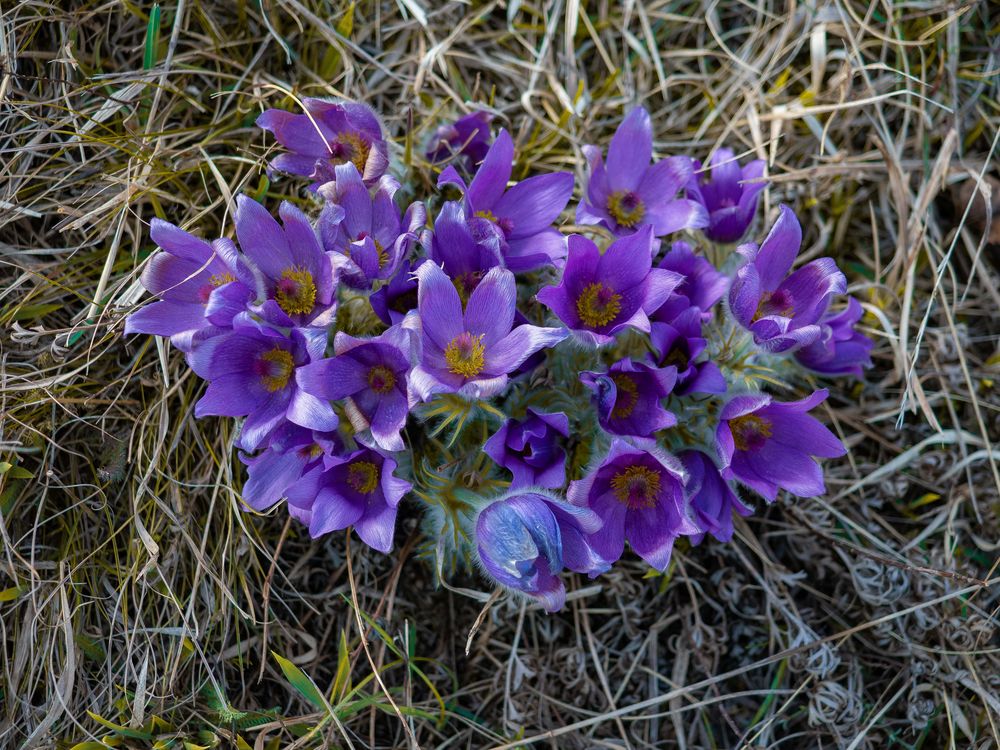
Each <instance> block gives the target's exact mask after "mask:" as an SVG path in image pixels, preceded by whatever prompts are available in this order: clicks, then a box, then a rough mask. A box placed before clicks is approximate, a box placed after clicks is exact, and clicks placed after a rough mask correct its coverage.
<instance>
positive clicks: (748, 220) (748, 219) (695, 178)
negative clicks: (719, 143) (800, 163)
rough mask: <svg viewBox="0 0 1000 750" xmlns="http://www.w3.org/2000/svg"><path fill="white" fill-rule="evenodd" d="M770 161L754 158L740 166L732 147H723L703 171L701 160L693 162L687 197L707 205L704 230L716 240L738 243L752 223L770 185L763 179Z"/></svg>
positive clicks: (709, 236)
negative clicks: (762, 194) (761, 195)
mask: <svg viewBox="0 0 1000 750" xmlns="http://www.w3.org/2000/svg"><path fill="white" fill-rule="evenodd" d="M766 166H767V163H766V162H765V161H764V160H762V159H755V160H754V161H751V162H749V163H748V164H747V165H746V166H745V167H742V168H741V167H740V163H739V162H738V161H737V160H736V155H735V154H734V153H733V151H732V149H728V148H720V149H719V150H718V151H716V152H715V153H714V154H713V155H712V158H711V159H709V162H708V170H706V171H705V172H702V173H701V174H698V173H699V172H700V171H701V162H697V161H696V162H695V163H694V171H695V174H693V175H692V176H691V179H690V180H689V181H688V183H687V185H686V186H685V187H686V193H687V197H688V198H691V199H692V200H694V201H695V202H696V203H698V204H699V205H701V206H704V208H705V210H706V211H707V212H708V226H706V227H703V228H702V232H704V233H705V236H706V237H708V239H710V240H713V241H715V242H736V241H737V240H739V239H740V238H741V237H743V235H744V234H746V232H747V230H748V229H749V228H750V224H752V223H753V217H754V214H755V213H756V211H757V204H758V202H759V201H760V192H761V191H762V190H763V189H764V188H765V187H767V182H766V181H765V180H763V179H762V178H763V177H764V172H765V169H766Z"/></svg>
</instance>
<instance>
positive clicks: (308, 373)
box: [295, 356, 368, 401]
mask: <svg viewBox="0 0 1000 750" xmlns="http://www.w3.org/2000/svg"><path fill="white" fill-rule="evenodd" d="M295 381H296V382H297V383H298V384H299V387H300V388H301V389H302V390H304V391H305V392H306V393H311V394H312V395H314V396H317V397H319V398H323V399H327V400H329V401H339V400H340V399H343V398H347V397H348V396H352V395H354V394H355V393H357V392H358V391H362V390H365V389H366V388H368V368H367V367H365V366H364V365H362V364H361V363H360V362H358V361H357V360H356V359H353V358H352V357H345V356H339V357H332V358H330V359H322V360H320V361H319V362H313V363H312V364H309V365H304V366H302V367H299V368H297V369H296V370H295Z"/></svg>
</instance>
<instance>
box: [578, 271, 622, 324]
mask: <svg viewBox="0 0 1000 750" xmlns="http://www.w3.org/2000/svg"><path fill="white" fill-rule="evenodd" d="M621 310H622V296H621V295H620V294H617V293H616V292H615V290H614V289H612V288H611V287H609V286H604V284H602V283H601V282H599V281H595V282H594V283H593V284H588V285H587V286H586V287H584V290H583V291H582V292H580V296H579V297H577V298H576V314H577V315H578V316H580V322H581V323H583V324H584V325H585V326H587V327H588V328H600V327H601V326H606V325H608V324H609V323H611V322H612V321H613V320H614V319H615V318H617V317H618V313H620V312H621Z"/></svg>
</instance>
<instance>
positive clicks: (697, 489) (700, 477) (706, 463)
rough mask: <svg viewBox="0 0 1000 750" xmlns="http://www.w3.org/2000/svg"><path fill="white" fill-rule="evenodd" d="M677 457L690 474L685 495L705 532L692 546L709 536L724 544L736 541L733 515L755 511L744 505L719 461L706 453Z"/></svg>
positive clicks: (686, 452)
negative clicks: (734, 538)
mask: <svg viewBox="0 0 1000 750" xmlns="http://www.w3.org/2000/svg"><path fill="white" fill-rule="evenodd" d="M677 457H678V458H679V459H680V460H681V463H682V464H683V465H684V469H685V470H686V471H687V474H688V479H687V483H686V484H685V485H684V492H685V494H686V495H687V498H688V502H689V503H690V505H691V511H692V514H693V518H694V522H695V524H696V525H697V526H698V528H699V529H701V533H699V534H695V535H693V536H692V538H691V543H692V544H700V543H701V541H702V539H704V538H705V534H706V533H708V534H711V535H712V536H714V537H715V538H716V539H718V540H719V541H720V542H728V541H729V540H730V539H732V538H733V513H739V514H740V515H741V516H749V515H751V514H752V513H753V509H752V508H748V507H747V506H746V505H744V504H743V503H742V502H740V499H739V497H737V496H736V493H735V492H733V488H732V487H730V486H729V483H728V482H727V481H726V480H725V479H723V478H722V475H721V474H720V473H719V469H718V467H717V466H716V465H715V461H713V460H712V458H711V457H710V456H708V455H707V454H706V453H703V452H702V451H698V450H688V451H684V452H683V453H680V454H679V455H678V456H677Z"/></svg>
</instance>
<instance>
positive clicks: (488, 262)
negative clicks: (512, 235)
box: [421, 201, 503, 302]
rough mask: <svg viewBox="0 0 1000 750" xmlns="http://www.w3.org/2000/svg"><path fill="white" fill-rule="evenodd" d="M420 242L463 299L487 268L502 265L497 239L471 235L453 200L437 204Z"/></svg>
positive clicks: (460, 207)
mask: <svg viewBox="0 0 1000 750" xmlns="http://www.w3.org/2000/svg"><path fill="white" fill-rule="evenodd" d="M421 242H422V244H423V246H424V248H425V249H426V250H427V254H428V256H429V257H430V259H431V260H432V261H434V263H436V264H438V265H440V266H441V267H442V268H444V272H445V273H446V274H448V276H449V277H450V278H451V279H452V281H453V282H454V284H455V288H456V289H457V290H458V293H459V296H460V297H461V298H462V301H463V302H464V301H466V300H468V299H469V295H470V294H472V290H473V289H475V288H476V286H477V285H478V284H479V282H480V280H481V279H482V278H483V276H485V275H486V273H487V272H488V271H489V270H490V269H491V268H496V267H498V266H499V267H502V266H503V255H502V254H501V250H500V241H499V239H498V238H496V237H494V238H493V239H492V240H490V239H489V238H485V239H484V238H482V237H480V238H479V239H477V238H476V237H474V236H473V233H472V227H470V225H469V223H468V221H467V220H466V213H465V209H464V208H463V207H462V204H460V203H456V202H455V201H448V202H447V203H445V204H444V206H442V207H441V212H440V213H439V214H438V217H437V220H436V221H435V222H434V229H433V230H432V231H428V232H424V234H423V237H422V239H421Z"/></svg>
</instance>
